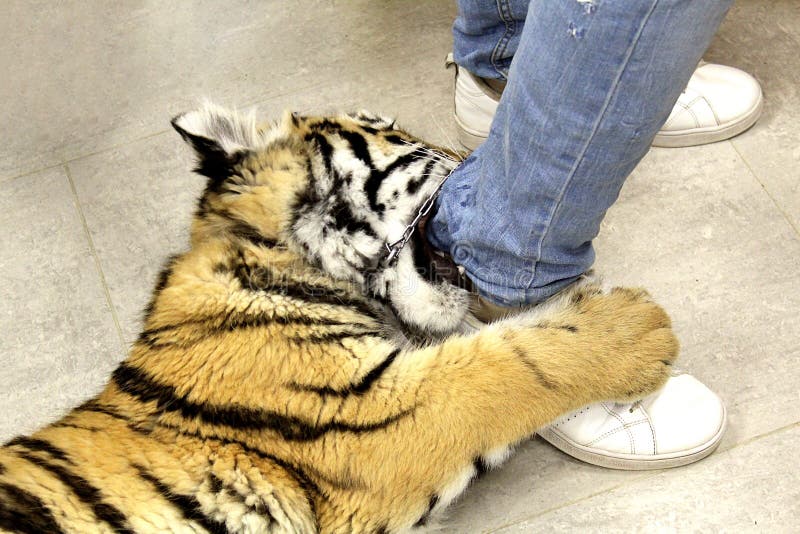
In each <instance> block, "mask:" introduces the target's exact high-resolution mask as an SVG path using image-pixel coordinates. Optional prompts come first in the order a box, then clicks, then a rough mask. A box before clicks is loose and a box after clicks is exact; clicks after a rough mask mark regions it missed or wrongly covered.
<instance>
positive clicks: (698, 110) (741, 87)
mask: <svg viewBox="0 0 800 534" xmlns="http://www.w3.org/2000/svg"><path fill="white" fill-rule="evenodd" d="M763 103H764V97H763V95H762V93H761V86H760V85H759V84H758V82H757V81H756V79H755V78H753V77H752V76H750V75H749V74H747V73H746V72H744V71H741V70H739V69H735V68H733V67H726V66H725V65H715V64H713V63H701V64H700V66H699V67H697V69H696V70H695V71H694V74H692V77H691V79H689V83H688V85H687V86H686V89H685V90H684V91H683V94H681V96H680V98H678V101H677V102H676V103H675V107H674V108H672V113H670V116H669V118H668V119H667V122H666V123H665V124H664V126H662V127H661V130H660V131H659V132H658V134H656V138H655V139H654V140H653V146H661V147H672V148H675V147H683V146H694V145H704V144H706V143H714V142H717V141H723V140H725V139H730V138H731V137H733V136H735V135H739V134H740V133H742V132H743V131H745V130H747V129H748V128H750V127H751V126H752V125H753V124H755V122H756V121H757V120H758V117H760V116H761V109H762V107H763Z"/></svg>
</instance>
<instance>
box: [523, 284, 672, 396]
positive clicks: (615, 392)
mask: <svg viewBox="0 0 800 534" xmlns="http://www.w3.org/2000/svg"><path fill="white" fill-rule="evenodd" d="M546 306H548V308H549V309H547V313H542V312H541V311H540V312H538V313H537V312H536V311H535V310H534V312H532V313H531V314H530V315H529V316H528V317H527V319H526V318H525V316H521V317H520V318H519V319H520V320H521V321H527V322H528V325H529V326H534V327H535V328H538V331H539V334H538V337H539V340H540V343H539V346H540V347H541V346H544V349H545V350H546V351H547V355H546V357H544V358H541V359H540V361H541V362H542V364H544V365H546V366H547V367H548V368H550V369H551V370H552V372H554V373H556V374H562V373H563V375H564V379H565V381H568V382H569V383H570V385H571V387H572V388H573V391H574V392H575V393H576V394H582V395H579V396H581V397H582V398H584V397H585V400H586V401H587V402H592V401H596V400H620V401H622V400H635V399H639V398H641V397H643V396H646V395H648V394H650V393H652V392H653V391H655V390H656V389H658V388H659V387H661V386H662V385H663V384H664V382H665V381H666V380H667V378H668V377H669V375H670V370H671V366H672V363H673V362H674V361H675V359H676V358H677V356H678V341H677V339H676V337H675V335H674V334H673V332H672V328H671V326H670V319H669V316H668V315H667V313H666V312H665V311H664V309H663V308H661V306H659V305H658V304H656V303H655V302H653V300H652V298H651V297H650V295H649V294H648V293H647V292H646V291H645V290H643V289H630V288H614V289H612V290H611V291H609V292H604V291H602V290H601V289H600V287H599V286H596V285H583V286H577V287H575V288H573V289H572V290H570V291H568V292H565V293H564V294H563V295H561V296H560V297H559V298H558V300H557V301H556V302H551V303H549V304H548V305H546ZM526 330H527V329H526ZM529 332H530V334H529V335H531V336H535V335H536V334H535V333H534V332H533V331H529ZM542 342H544V343H542ZM571 373H575V375H574V376H571V375H570V374H571Z"/></svg>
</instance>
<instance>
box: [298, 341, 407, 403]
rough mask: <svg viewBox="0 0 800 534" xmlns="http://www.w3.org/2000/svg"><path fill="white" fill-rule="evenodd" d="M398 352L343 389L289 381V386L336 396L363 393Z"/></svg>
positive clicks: (395, 351) (390, 354)
mask: <svg viewBox="0 0 800 534" xmlns="http://www.w3.org/2000/svg"><path fill="white" fill-rule="evenodd" d="M399 353H400V349H396V350H394V351H392V352H391V353H389V355H388V356H386V358H384V359H383V361H381V363H379V364H378V365H376V366H375V367H374V368H372V370H370V372H369V373H367V374H366V375H364V376H363V377H362V378H361V380H359V381H358V382H356V383H355V384H350V385H348V386H347V387H346V388H344V389H335V388H331V387H329V386H322V387H318V386H309V385H305V384H296V383H291V384H289V387H290V388H291V389H294V390H295V391H307V392H310V393H317V394H319V395H333V396H338V397H344V396H347V395H363V394H364V393H366V392H367V391H369V389H370V388H371V387H372V385H373V384H374V383H375V382H377V381H378V379H380V377H381V376H382V375H383V373H384V371H386V369H388V368H389V366H390V365H392V362H394V360H395V358H397V355H398V354H399Z"/></svg>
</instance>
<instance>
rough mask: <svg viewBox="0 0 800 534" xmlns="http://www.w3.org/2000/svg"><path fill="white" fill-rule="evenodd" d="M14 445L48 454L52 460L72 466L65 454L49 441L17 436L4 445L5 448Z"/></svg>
mask: <svg viewBox="0 0 800 534" xmlns="http://www.w3.org/2000/svg"><path fill="white" fill-rule="evenodd" d="M14 445H17V446H20V447H23V448H25V449H27V450H29V451H31V452H44V453H47V454H49V455H50V456H52V457H53V458H56V459H58V460H61V461H62V462H66V463H68V464H73V465H74V462H73V461H72V460H70V459H69V456H67V453H66V452H64V451H62V450H61V449H59V448H58V447H56V446H54V445H53V444H52V443H50V442H49V441H45V440H43V439H37V438H30V437H27V436H17V437H16V438H14V439H12V440H11V441H9V442H8V443H6V447H13V446H14Z"/></svg>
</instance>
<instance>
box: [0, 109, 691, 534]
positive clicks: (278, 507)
mask: <svg viewBox="0 0 800 534" xmlns="http://www.w3.org/2000/svg"><path fill="white" fill-rule="evenodd" d="M173 125H174V127H175V129H176V130H177V131H178V132H179V133H180V134H181V136H182V137H183V138H184V139H185V140H186V141H187V142H188V144H189V145H191V147H192V148H193V149H194V151H195V152H196V155H197V160H198V166H197V169H196V170H197V172H198V173H200V174H201V175H204V176H205V177H206V178H207V180H208V182H207V187H206V189H205V192H204V193H203V195H202V198H201V199H200V202H199V206H198V208H197V211H196V213H195V214H194V219H193V221H192V229H191V246H190V250H189V251H188V252H184V253H182V254H178V255H176V256H174V257H172V258H171V259H170V260H169V261H168V262H167V264H166V267H165V268H164V270H163V272H162V273H161V275H160V277H159V279H158V282H157V284H156V287H155V289H154V291H153V296H152V302H151V303H150V305H149V307H148V309H147V310H146V317H145V324H144V331H143V332H142V333H141V335H140V336H139V338H138V340H137V341H136V342H135V344H134V345H133V347H132V349H131V351H130V354H129V356H128V358H127V359H126V360H125V361H124V362H123V363H122V364H120V365H119V367H118V368H117V369H116V370H115V371H114V372H113V374H112V376H111V378H110V381H109V383H108V385H107V386H106V387H105V389H104V390H103V391H102V392H101V393H100V394H99V395H97V396H96V397H94V398H92V399H91V400H89V401H87V402H85V403H84V404H82V405H81V406H79V407H77V408H75V409H74V410H73V411H71V412H70V413H68V414H67V415H66V416H65V417H63V418H62V419H60V420H59V421H57V422H56V423H54V424H51V425H50V426H47V427H45V428H44V429H42V430H40V431H38V432H36V433H35V434H33V435H31V436H21V437H17V438H15V439H13V440H11V441H10V442H8V443H6V444H5V445H4V446H3V447H2V448H0V530H3V531H8V532H36V533H40V532H55V533H58V532H80V533H87V532H271V533H278V532H285V533H316V532H321V533H353V532H365V533H366V532H376V533H389V532H406V531H414V530H416V529H418V528H421V527H424V525H426V524H427V523H429V522H430V521H433V520H435V518H436V516H437V515H438V514H439V512H440V511H441V510H443V509H444V508H445V507H446V506H447V505H448V504H449V503H450V502H452V501H453V499H455V498H456V497H457V496H458V495H459V494H460V493H462V492H463V491H464V489H465V488H466V487H467V485H468V484H469V482H470V480H471V479H473V478H474V477H475V476H476V475H478V474H480V473H481V472H483V471H485V470H486V469H490V468H493V467H495V466H497V465H498V464H500V463H501V462H502V461H503V460H504V459H505V458H506V457H507V456H508V454H509V452H510V449H511V447H512V446H513V445H514V444H515V443H517V442H519V441H520V440H522V439H524V438H525V437H527V436H530V435H531V434H532V433H533V432H534V431H535V430H537V429H538V428H540V427H542V426H544V425H546V424H547V423H549V422H551V421H553V420H554V419H555V418H557V416H559V415H560V414H562V413H564V412H567V411H569V410H573V409H576V408H578V407H580V406H582V405H585V404H588V403H591V402H594V401H598V400H601V399H620V400H622V399H632V398H638V397H641V396H643V395H646V394H648V393H650V392H651V391H653V390H654V389H656V388H657V387H659V386H660V385H661V384H662V383H663V382H664V381H665V380H666V378H667V376H668V374H669V366H670V364H671V362H672V361H673V359H674V358H675V357H676V354H677V342H676V340H675V337H674V336H673V333H672V331H671V329H670V322H669V319H668V317H667V315H666V314H665V313H664V311H663V310H662V309H661V308H660V307H659V306H658V305H656V304H655V303H653V302H652V301H651V300H650V298H649V297H648V295H647V294H646V293H645V292H643V291H641V290H631V289H615V290H612V291H610V292H607V293H604V292H602V291H600V290H599V289H598V288H597V287H595V286H592V285H583V286H577V287H575V288H574V289H572V290H571V291H567V292H565V293H564V294H562V295H561V296H559V297H558V298H556V299H554V300H552V301H551V302H549V303H547V304H546V305H543V306H540V307H539V308H538V309H537V310H536V311H535V312H531V313H527V314H523V315H519V316H516V317H514V318H511V319H507V320H505V321H501V322H497V323H494V324H490V325H487V326H485V327H483V328H481V329H478V330H475V331H469V329H465V328H464V327H463V326H462V324H463V322H464V318H465V317H466V315H467V313H468V306H467V304H468V299H467V295H466V293H465V292H464V291H463V290H461V289H459V288H457V287H455V286H452V285H447V284H443V283H439V284H436V283H431V282H428V281H427V280H425V279H424V278H423V277H421V276H420V274H419V272H418V269H417V268H416V265H415V251H416V250H415V247H417V246H418V243H415V242H414V241H412V242H410V243H409V244H408V245H407V246H406V247H405V248H404V249H403V250H402V251H401V253H400V255H399V256H398V258H397V261H396V262H393V263H391V264H387V263H386V262H383V261H382V259H383V257H384V254H385V251H386V250H385V243H386V242H387V241H393V240H396V239H397V238H398V237H399V236H400V235H401V234H402V232H403V229H404V228H405V226H406V225H407V224H408V223H409V221H410V220H412V219H413V218H414V216H415V214H416V212H417V209H418V207H419V205H420V203H421V202H422V201H423V200H424V199H425V198H426V197H427V196H428V195H430V194H431V193H432V192H433V191H434V190H435V188H436V185H437V184H438V182H439V181H440V179H441V177H442V176H445V175H446V174H447V173H448V172H450V171H451V170H452V169H453V168H454V167H455V166H456V164H457V161H456V159H457V158H455V157H454V156H455V155H454V154H452V153H449V152H447V151H444V150H441V149H438V148H436V147H433V146H430V145H428V144H426V143H425V142H423V141H421V140H419V139H417V138H415V137H413V136H411V135H410V134H408V133H406V132H404V131H402V130H400V129H398V128H396V127H395V125H394V122H392V121H390V120H387V119H384V118H382V117H379V116H376V115H372V114H369V113H366V112H360V113H356V114H349V115H341V116H337V117H322V118H319V117H303V116H297V115H294V114H286V115H285V116H284V117H283V118H282V120H281V121H279V122H278V123H277V124H271V125H268V126H257V125H256V123H255V121H254V119H253V118H252V117H245V116H240V115H239V114H236V113H232V112H229V111H226V110H224V109H221V108H218V107H215V106H213V105H210V104H209V105H206V106H205V107H203V108H201V109H199V110H197V111H194V112H190V113H187V114H184V115H181V116H179V117H177V118H175V119H174V120H173ZM409 331H411V332H416V333H420V332H422V333H424V334H426V335H428V336H429V339H428V341H427V342H426V343H422V344H419V343H416V344H415V343H411V342H410V339H411V337H409V336H408V334H407V332H409Z"/></svg>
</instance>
